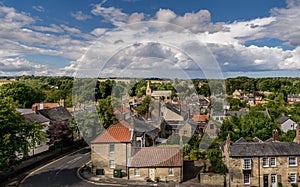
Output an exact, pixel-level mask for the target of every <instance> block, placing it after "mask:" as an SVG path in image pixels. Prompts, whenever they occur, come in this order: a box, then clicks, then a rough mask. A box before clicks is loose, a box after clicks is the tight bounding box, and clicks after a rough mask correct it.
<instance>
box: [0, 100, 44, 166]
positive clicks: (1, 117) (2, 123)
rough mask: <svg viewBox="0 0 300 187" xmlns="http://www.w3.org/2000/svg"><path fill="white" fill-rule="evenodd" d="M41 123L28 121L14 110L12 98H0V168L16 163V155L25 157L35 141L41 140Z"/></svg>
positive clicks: (14, 105) (17, 160) (14, 104)
mask: <svg viewBox="0 0 300 187" xmlns="http://www.w3.org/2000/svg"><path fill="white" fill-rule="evenodd" d="M42 128H43V126H42V125H40V124H36V123H28V122H26V121H25V118H24V117H23V116H22V115H21V114H20V113H18V112H17V111H16V103H15V102H14V101H13V99H12V98H9V97H5V98H3V99H0V145H1V146H0V170H2V169H6V168H8V167H9V166H12V165H15V164H17V163H18V162H19V161H20V159H19V158H18V155H17V154H19V155H23V157H26V156H27V155H28V151H29V148H30V147H31V146H34V144H35V142H36V143H37V142H39V141H42V138H43V135H42V133H41V129H42Z"/></svg>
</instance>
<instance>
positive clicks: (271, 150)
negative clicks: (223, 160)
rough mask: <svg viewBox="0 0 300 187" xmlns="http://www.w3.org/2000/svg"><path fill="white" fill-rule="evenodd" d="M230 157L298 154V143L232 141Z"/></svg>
mask: <svg viewBox="0 0 300 187" xmlns="http://www.w3.org/2000/svg"><path fill="white" fill-rule="evenodd" d="M229 155H230V156H231V157H257V156H300V144H297V143H294V142H265V143H254V142H251V143H250V142H248V143H233V144H231V145H230V147H229Z"/></svg>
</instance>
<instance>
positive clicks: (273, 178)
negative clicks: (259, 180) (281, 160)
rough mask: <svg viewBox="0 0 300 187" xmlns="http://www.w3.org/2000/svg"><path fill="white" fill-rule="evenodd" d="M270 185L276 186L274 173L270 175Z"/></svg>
mask: <svg viewBox="0 0 300 187" xmlns="http://www.w3.org/2000/svg"><path fill="white" fill-rule="evenodd" d="M271 182H272V187H277V176H276V174H272V175H271Z"/></svg>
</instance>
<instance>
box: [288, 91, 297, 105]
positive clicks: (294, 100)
mask: <svg viewBox="0 0 300 187" xmlns="http://www.w3.org/2000/svg"><path fill="white" fill-rule="evenodd" d="M287 102H288V103H289V104H291V105H292V104H295V103H299V102H300V94H299V95H288V96H287Z"/></svg>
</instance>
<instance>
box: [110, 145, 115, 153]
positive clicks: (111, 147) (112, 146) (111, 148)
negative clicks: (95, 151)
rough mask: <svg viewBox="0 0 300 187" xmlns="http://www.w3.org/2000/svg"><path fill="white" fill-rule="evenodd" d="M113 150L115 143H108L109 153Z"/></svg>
mask: <svg viewBox="0 0 300 187" xmlns="http://www.w3.org/2000/svg"><path fill="white" fill-rule="evenodd" d="M113 152H115V144H109V153H113Z"/></svg>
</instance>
